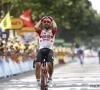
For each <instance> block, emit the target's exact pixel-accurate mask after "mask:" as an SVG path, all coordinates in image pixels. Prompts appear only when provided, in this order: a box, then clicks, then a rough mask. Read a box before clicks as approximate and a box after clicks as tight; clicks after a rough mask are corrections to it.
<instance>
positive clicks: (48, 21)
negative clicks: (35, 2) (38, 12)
mask: <svg viewBox="0 0 100 90" xmlns="http://www.w3.org/2000/svg"><path fill="white" fill-rule="evenodd" d="M43 23H51V20H49V19H47V20H44V21H43Z"/></svg>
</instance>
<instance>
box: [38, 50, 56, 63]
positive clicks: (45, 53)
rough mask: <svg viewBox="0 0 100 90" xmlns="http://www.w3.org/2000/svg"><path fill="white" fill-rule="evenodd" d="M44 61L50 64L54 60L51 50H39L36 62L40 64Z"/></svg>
mask: <svg viewBox="0 0 100 90" xmlns="http://www.w3.org/2000/svg"><path fill="white" fill-rule="evenodd" d="M44 59H45V60H46V62H52V61H53V60H54V57H53V50H51V49H49V48H42V49H40V50H39V51H38V54H37V57H36V62H42V61H43V60H44Z"/></svg>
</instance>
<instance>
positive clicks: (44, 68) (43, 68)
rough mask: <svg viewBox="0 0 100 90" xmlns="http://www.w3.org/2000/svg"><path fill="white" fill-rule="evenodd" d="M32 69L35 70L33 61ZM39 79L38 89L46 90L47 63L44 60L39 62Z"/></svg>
mask: <svg viewBox="0 0 100 90" xmlns="http://www.w3.org/2000/svg"><path fill="white" fill-rule="evenodd" d="M33 68H35V60H34V62H33ZM40 72H41V78H40V81H41V82H40V87H41V90H48V82H49V81H48V70H47V62H46V61H45V59H44V60H43V61H42V62H41V69H40Z"/></svg>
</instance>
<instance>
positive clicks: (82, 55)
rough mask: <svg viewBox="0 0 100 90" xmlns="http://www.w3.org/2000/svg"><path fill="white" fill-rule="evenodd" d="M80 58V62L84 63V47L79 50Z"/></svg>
mask: <svg viewBox="0 0 100 90" xmlns="http://www.w3.org/2000/svg"><path fill="white" fill-rule="evenodd" d="M77 54H78V58H79V60H80V64H81V65H83V60H84V51H83V50H82V49H79V50H78V51H77Z"/></svg>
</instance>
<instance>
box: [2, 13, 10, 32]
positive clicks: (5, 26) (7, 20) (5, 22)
mask: <svg viewBox="0 0 100 90" xmlns="http://www.w3.org/2000/svg"><path fill="white" fill-rule="evenodd" d="M11 27H12V26H11V19H10V13H9V12H8V13H7V14H6V16H5V17H4V19H3V20H2V21H1V28H2V31H5V30H6V29H9V28H11Z"/></svg>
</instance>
